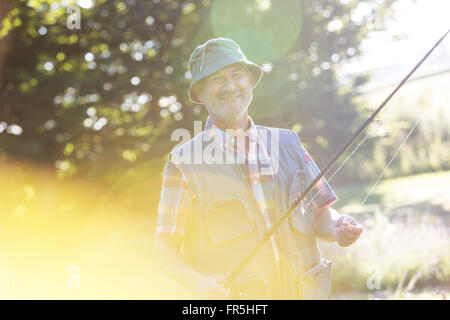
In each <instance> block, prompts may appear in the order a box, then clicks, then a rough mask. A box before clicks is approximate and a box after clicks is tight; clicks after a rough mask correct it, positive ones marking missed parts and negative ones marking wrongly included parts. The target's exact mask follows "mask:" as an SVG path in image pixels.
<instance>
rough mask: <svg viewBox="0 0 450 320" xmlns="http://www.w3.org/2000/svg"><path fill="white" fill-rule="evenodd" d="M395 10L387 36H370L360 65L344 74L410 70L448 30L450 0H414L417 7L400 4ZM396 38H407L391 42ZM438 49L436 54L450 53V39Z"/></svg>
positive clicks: (408, 1)
mask: <svg viewBox="0 0 450 320" xmlns="http://www.w3.org/2000/svg"><path fill="white" fill-rule="evenodd" d="M395 9H397V13H396V14H395V19H396V21H392V22H391V23H389V24H388V30H387V31H386V32H377V33H372V34H371V35H370V38H369V39H367V40H365V41H364V42H363V49H364V52H365V55H364V58H363V59H362V61H361V62H358V63H353V64H352V65H348V66H346V67H345V68H344V69H345V72H350V73H353V72H355V71H361V70H365V69H374V68H380V67H385V66H389V65H401V66H405V67H406V66H408V67H409V68H411V67H412V66H413V65H415V64H416V63H417V62H418V61H419V60H420V58H421V57H422V56H423V55H424V54H425V53H426V51H428V50H429V49H430V48H431V47H432V45H433V44H434V43H435V42H436V41H437V40H438V39H439V38H440V37H441V36H443V35H444V33H445V32H446V31H447V30H448V29H450V18H449V14H450V0H417V1H416V3H414V2H413V1H411V0H401V1H398V2H397V5H396V7H395ZM399 34H402V35H406V36H407V39H405V40H399V41H394V40H393V36H394V35H399ZM440 46H441V48H439V50H443V49H445V50H446V51H447V52H448V53H450V35H449V36H447V38H446V39H445V40H444V42H443V43H441V45H440ZM436 50H437V49H436ZM435 52H436V51H435ZM430 58H431V57H430ZM430 60H431V59H430ZM426 63H427V62H425V63H424V67H426ZM449 66H450V61H449Z"/></svg>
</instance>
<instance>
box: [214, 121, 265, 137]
mask: <svg viewBox="0 0 450 320" xmlns="http://www.w3.org/2000/svg"><path fill="white" fill-rule="evenodd" d="M248 118H249V120H250V127H249V128H248V129H247V130H246V131H243V130H236V131H235V134H232V132H231V130H226V131H223V130H222V129H220V128H219V127H217V126H216V125H215V124H214V122H213V121H212V120H211V117H208V119H206V125H205V131H206V132H207V133H208V135H209V137H210V138H214V137H215V136H216V135H217V134H222V135H223V137H224V138H225V141H226V142H233V139H234V138H236V137H237V136H238V135H239V133H244V134H246V135H247V136H248V137H249V139H250V141H256V142H258V141H259V139H260V136H259V134H258V128H257V127H256V125H255V123H254V122H253V119H252V118H251V117H248Z"/></svg>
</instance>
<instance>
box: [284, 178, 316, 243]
mask: <svg viewBox="0 0 450 320" xmlns="http://www.w3.org/2000/svg"><path fill="white" fill-rule="evenodd" d="M292 177H293V178H292V181H291V186H290V191H289V204H290V205H292V204H293V203H294V201H295V200H296V199H297V197H298V196H300V194H301V193H302V192H303V191H304V190H305V189H306V187H307V183H308V182H309V179H308V175H307V173H306V171H305V170H295V172H294V173H293V174H292ZM309 198H310V197H309V195H308V196H307V197H306V198H305V199H303V201H302V203H301V204H299V205H298V206H297V207H296V208H295V210H294V212H293V213H292V214H291V217H290V222H291V227H292V229H294V230H295V231H297V232H300V233H303V234H307V235H312V234H314V215H313V213H312V206H311V205H309V206H306V205H305V203H306V202H307V200H308V199H309Z"/></svg>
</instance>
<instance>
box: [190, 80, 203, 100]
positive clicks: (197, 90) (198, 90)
mask: <svg viewBox="0 0 450 320" xmlns="http://www.w3.org/2000/svg"><path fill="white" fill-rule="evenodd" d="M202 89H203V88H202V83H201V82H200V81H199V83H197V85H195V86H194V88H192V90H193V91H194V93H195V95H196V96H197V97H198V100H199V101H200V102H201V103H203V102H204V101H203V97H202Z"/></svg>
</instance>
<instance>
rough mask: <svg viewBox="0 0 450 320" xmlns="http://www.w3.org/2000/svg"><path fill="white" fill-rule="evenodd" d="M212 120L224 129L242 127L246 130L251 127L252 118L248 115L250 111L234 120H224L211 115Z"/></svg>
mask: <svg viewBox="0 0 450 320" xmlns="http://www.w3.org/2000/svg"><path fill="white" fill-rule="evenodd" d="M211 120H212V122H213V123H214V124H215V125H216V126H217V127H218V128H220V129H222V130H223V131H226V130H227V129H228V130H237V129H242V130H244V131H245V130H247V129H248V128H249V127H250V118H249V116H248V113H245V115H244V116H243V117H242V118H241V119H238V120H234V121H228V120H222V119H217V118H214V117H211Z"/></svg>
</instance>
